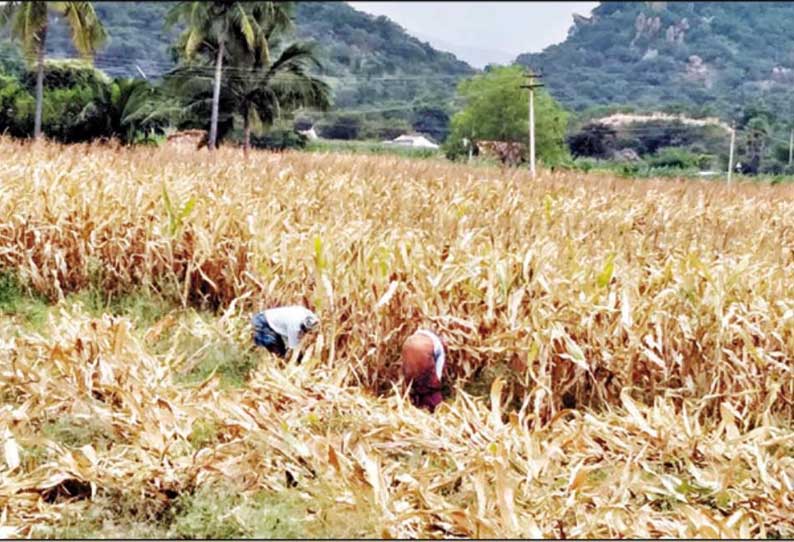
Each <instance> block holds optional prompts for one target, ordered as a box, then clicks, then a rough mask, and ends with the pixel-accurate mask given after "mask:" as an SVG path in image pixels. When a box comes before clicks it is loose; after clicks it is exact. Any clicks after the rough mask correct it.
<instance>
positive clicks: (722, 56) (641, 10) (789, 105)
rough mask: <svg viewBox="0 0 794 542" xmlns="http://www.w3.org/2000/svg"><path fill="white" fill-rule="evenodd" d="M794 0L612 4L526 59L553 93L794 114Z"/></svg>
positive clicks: (723, 111)
mask: <svg viewBox="0 0 794 542" xmlns="http://www.w3.org/2000/svg"><path fill="white" fill-rule="evenodd" d="M791 21H794V3H787V2H605V3H602V4H601V5H599V6H598V7H596V8H595V9H594V10H593V12H592V16H591V17H584V16H581V15H577V16H574V24H573V26H572V27H571V29H570V31H569V35H568V37H567V39H566V40H565V41H564V42H562V43H560V44H558V45H553V46H551V47H548V48H546V49H545V50H544V51H542V52H540V53H536V54H522V55H520V56H519V57H518V58H517V59H516V61H517V62H518V63H520V64H523V65H526V66H529V67H531V68H532V69H535V70H539V71H541V72H542V73H543V75H544V81H545V82H546V84H547V85H548V87H549V90H550V91H551V92H552V94H553V95H554V96H555V97H556V98H557V99H559V100H560V101H561V102H562V103H563V104H564V105H565V106H567V107H569V108H571V109H574V110H577V111H582V110H586V109H588V108H591V107H594V106H614V105H616V104H621V105H633V106H636V107H638V108H640V109H646V110H648V109H658V108H663V107H667V108H668V109H669V108H670V107H671V106H680V109H682V110H685V111H689V112H695V113H699V114H703V115H715V114H716V115H720V116H721V117H722V118H726V119H727V118H737V117H738V116H740V115H741V113H742V111H745V110H746V108H747V107H748V106H751V105H752V106H754V107H759V106H760V107H765V108H766V109H768V110H770V111H773V112H774V114H775V116H777V117H779V118H786V119H791V118H792V114H794V100H791V95H792V91H794V34H792V32H791Z"/></svg>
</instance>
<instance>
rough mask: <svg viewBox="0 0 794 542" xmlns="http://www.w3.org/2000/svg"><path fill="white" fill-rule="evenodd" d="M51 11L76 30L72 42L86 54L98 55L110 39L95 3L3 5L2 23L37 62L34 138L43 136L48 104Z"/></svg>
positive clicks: (0, 7)
mask: <svg viewBox="0 0 794 542" xmlns="http://www.w3.org/2000/svg"><path fill="white" fill-rule="evenodd" d="M50 10H53V11H56V12H58V13H59V14H61V15H62V16H63V18H64V19H65V20H66V24H68V25H69V28H70V29H71V31H72V43H73V44H74V46H75V49H77V51H78V52H80V53H81V54H82V55H84V56H86V57H89V56H92V55H93V54H94V52H95V51H96V49H97V47H99V46H100V45H101V44H102V43H103V42H104V41H105V38H106V37H107V36H106V34H105V29H104V28H103V26H102V23H101V22H100V21H99V18H98V17H97V15H96V12H95V11H94V6H93V5H92V4H91V2H43V1H41V0H32V1H26V2H20V1H13V2H5V3H4V4H2V5H0V24H2V25H3V26H5V25H6V24H8V25H9V26H10V29H11V37H12V38H13V39H15V40H17V41H18V42H19V43H20V45H21V46H22V50H23V52H24V53H25V57H26V59H27V60H28V62H32V61H33V59H34V58H35V59H36V114H35V118H34V119H35V120H34V123H33V136H34V137H35V138H39V137H41V111H42V104H43V102H44V53H45V50H46V46H47V43H46V42H47V15H48V13H49V11H50Z"/></svg>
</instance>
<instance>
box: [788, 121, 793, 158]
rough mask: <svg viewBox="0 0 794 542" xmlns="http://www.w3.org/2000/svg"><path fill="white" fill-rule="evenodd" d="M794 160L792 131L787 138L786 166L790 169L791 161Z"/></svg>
mask: <svg viewBox="0 0 794 542" xmlns="http://www.w3.org/2000/svg"><path fill="white" fill-rule="evenodd" d="M792 158H794V130H791V131H790V132H789V136H788V165H789V167H791V159H792Z"/></svg>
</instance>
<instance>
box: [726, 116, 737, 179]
mask: <svg viewBox="0 0 794 542" xmlns="http://www.w3.org/2000/svg"><path fill="white" fill-rule="evenodd" d="M735 143H736V123H735V122H731V150H730V153H729V154H728V183H730V182H731V176H732V175H733V146H734V144H735Z"/></svg>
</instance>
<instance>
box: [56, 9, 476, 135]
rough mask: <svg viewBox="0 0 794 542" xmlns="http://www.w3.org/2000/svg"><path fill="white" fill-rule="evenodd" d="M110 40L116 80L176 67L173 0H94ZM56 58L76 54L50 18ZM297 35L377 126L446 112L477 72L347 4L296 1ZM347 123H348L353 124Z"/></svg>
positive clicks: (343, 98) (104, 52)
mask: <svg viewBox="0 0 794 542" xmlns="http://www.w3.org/2000/svg"><path fill="white" fill-rule="evenodd" d="M95 6H96V10H97V13H98V15H99V17H100V19H101V20H102V22H103V24H104V25H105V28H106V29H107V32H108V35H109V40H108V43H107V44H106V45H105V46H104V47H103V48H102V49H101V50H100V51H99V53H98V54H97V56H96V60H95V63H96V66H97V67H99V68H101V69H102V70H104V71H105V72H107V73H108V74H110V75H113V76H135V77H140V75H141V72H139V70H138V67H140V70H141V71H142V72H143V73H145V74H146V75H147V76H148V77H150V78H157V77H159V76H161V75H162V74H163V73H165V72H166V71H167V70H168V69H170V68H171V67H172V66H173V65H174V61H175V57H174V54H173V52H172V51H171V44H172V43H173V41H174V38H175V37H176V35H177V34H178V32H179V31H178V29H177V30H173V31H170V32H167V31H166V30H165V29H164V28H163V21H164V18H165V14H166V13H167V11H168V9H169V7H170V4H169V3H168V2H145V3H127V2H96V3H95ZM52 22H53V25H52V26H53V28H52V30H51V32H50V34H49V35H48V39H47V50H48V54H49V55H50V56H51V57H72V56H75V55H76V52H75V50H74V48H73V47H72V46H71V44H70V41H69V35H68V31H67V28H66V27H65V25H63V24H61V23H60V22H59V21H58V20H57V18H53V21H52ZM294 37H295V38H296V39H301V40H312V41H316V42H317V43H318V44H320V50H321V54H322V59H323V62H324V70H323V75H325V76H326V77H327V79H328V81H329V83H330V84H331V85H332V87H333V88H334V102H335V104H336V106H337V111H338V110H340V109H341V110H356V111H360V110H371V109H377V110H378V115H376V116H375V120H374V122H375V123H376V124H377V125H383V124H384V123H385V122H386V119H387V118H393V117H396V118H397V119H411V118H412V113H413V110H414V108H415V107H420V106H424V107H430V108H439V109H442V110H447V113H449V107H450V105H451V100H452V98H453V96H454V93H455V86H456V82H457V81H458V80H459V79H460V78H461V77H464V76H467V75H470V74H472V73H474V72H475V70H474V68H472V67H471V66H469V65H468V64H467V63H465V62H463V61H461V60H459V59H457V58H456V57H455V56H454V55H453V54H451V53H445V52H441V51H438V50H436V49H434V48H433V47H431V46H430V45H429V44H427V43H424V42H422V41H420V40H418V39H416V38H414V37H412V36H410V35H409V34H407V33H406V32H405V30H404V29H403V28H402V27H400V26H399V25H397V24H396V23H394V22H392V21H391V20H389V19H388V18H386V17H382V16H381V17H374V16H371V15H368V14H366V13H362V12H360V11H357V10H355V9H353V8H352V7H351V6H349V5H348V4H346V3H344V2H296V6H295V33H294ZM390 113H391V114H390ZM349 122H350V121H349V120H348V123H349Z"/></svg>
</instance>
